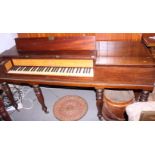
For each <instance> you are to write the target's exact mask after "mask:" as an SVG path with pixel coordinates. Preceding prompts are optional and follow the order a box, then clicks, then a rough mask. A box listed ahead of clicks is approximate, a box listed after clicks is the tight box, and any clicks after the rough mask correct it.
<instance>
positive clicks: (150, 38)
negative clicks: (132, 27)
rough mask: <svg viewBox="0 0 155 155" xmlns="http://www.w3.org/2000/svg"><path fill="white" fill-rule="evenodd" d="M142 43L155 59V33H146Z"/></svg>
mask: <svg viewBox="0 0 155 155" xmlns="http://www.w3.org/2000/svg"><path fill="white" fill-rule="evenodd" d="M142 41H143V42H144V44H145V45H146V46H147V47H148V48H149V50H150V51H151V53H152V55H153V56H154V57H155V33H144V34H143V35H142Z"/></svg>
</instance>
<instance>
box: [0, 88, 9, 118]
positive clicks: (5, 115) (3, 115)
mask: <svg viewBox="0 0 155 155" xmlns="http://www.w3.org/2000/svg"><path fill="white" fill-rule="evenodd" d="M2 93H3V91H2V89H1V87H0V116H1V118H2V119H3V120H5V121H11V118H10V116H9V114H8V112H7V111H6V109H5V106H4V104H3V99H2Z"/></svg>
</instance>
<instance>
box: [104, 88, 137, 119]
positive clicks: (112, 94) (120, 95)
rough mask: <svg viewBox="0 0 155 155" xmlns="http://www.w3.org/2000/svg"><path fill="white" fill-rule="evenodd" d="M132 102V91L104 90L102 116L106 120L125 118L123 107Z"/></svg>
mask: <svg viewBox="0 0 155 155" xmlns="http://www.w3.org/2000/svg"><path fill="white" fill-rule="evenodd" d="M133 102H134V93H133V91H127V90H125V91H124V90H105V91H104V105H103V109H102V113H103V117H104V119H106V120H119V121H124V120H125V107H126V106H127V105H129V104H132V103H133Z"/></svg>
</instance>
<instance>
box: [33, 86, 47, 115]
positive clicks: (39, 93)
mask: <svg viewBox="0 0 155 155" xmlns="http://www.w3.org/2000/svg"><path fill="white" fill-rule="evenodd" d="M33 89H34V92H35V94H36V96H37V99H38V101H39V103H40V104H41V106H42V110H43V111H44V112H45V113H48V110H47V107H46V105H45V102H44V97H43V94H42V91H41V89H40V87H39V86H38V85H34V86H33Z"/></svg>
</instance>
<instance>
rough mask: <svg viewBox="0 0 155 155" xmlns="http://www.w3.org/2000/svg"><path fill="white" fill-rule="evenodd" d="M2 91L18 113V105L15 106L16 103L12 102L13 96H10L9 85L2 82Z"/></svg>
mask: <svg viewBox="0 0 155 155" xmlns="http://www.w3.org/2000/svg"><path fill="white" fill-rule="evenodd" d="M2 89H3V91H4V92H5V94H6V95H7V97H8V99H9V101H10V103H11V104H12V105H13V106H14V107H15V109H16V110H17V111H19V110H18V104H17V103H16V101H15V100H14V98H13V95H12V92H11V89H10V87H9V85H8V84H7V83H6V82H4V83H3V84H2Z"/></svg>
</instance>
